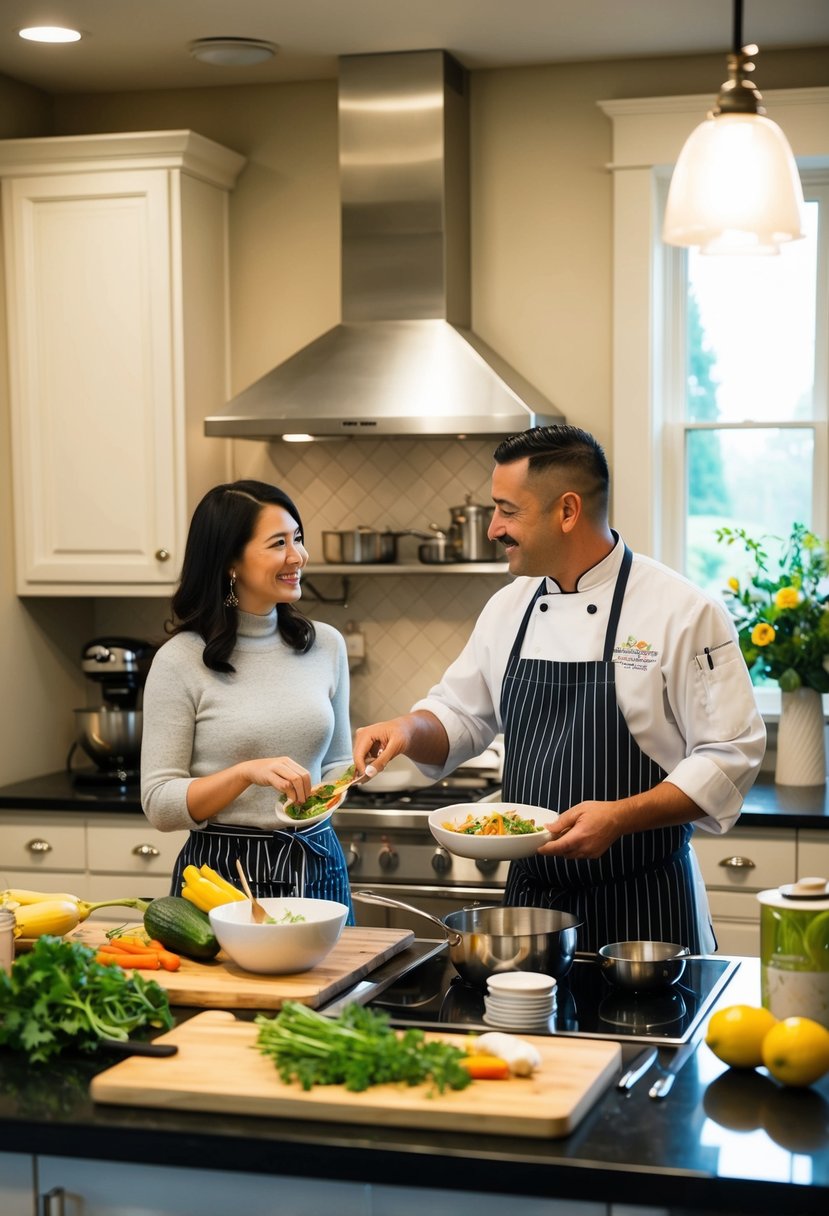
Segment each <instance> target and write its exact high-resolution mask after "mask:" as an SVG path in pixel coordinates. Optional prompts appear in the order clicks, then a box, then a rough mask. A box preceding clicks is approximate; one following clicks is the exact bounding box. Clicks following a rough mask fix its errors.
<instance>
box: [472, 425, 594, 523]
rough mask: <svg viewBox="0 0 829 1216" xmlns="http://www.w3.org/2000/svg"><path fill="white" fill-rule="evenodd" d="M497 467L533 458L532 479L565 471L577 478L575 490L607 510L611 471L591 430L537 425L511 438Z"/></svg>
mask: <svg viewBox="0 0 829 1216" xmlns="http://www.w3.org/2000/svg"><path fill="white" fill-rule="evenodd" d="M493 456H494V458H495V462H496V464H510V463H511V462H512V461H514V460H523V459H524V457H528V458H529V472H530V475H531V476H535V475H536V474H538V473H544V472H546V471H547V470H549V469H561V470H562V472H568V473H570V474H571V475H572V476H573V477H574V484H573V489H575V490H579V491H580V492H581V493H582V495H583V496H584V497H585V498H588V499H590V500H592V502H593V503H594V504H595V506H596V507H597V508H598V509H600V510H607V501H608V495H609V491H610V470H609V469H608V466H607V457H606V456H605V454H604V449H603V448H602V445H601V444H600V443H599V441H598V439H596V438H595V437H594V436H593V435H591V434H590V432H589V431H583V430H582V429H581V427H578V426H568V425H567V424H566V423H560V424H558V425H555V426H535V427H531V428H530V429H529V430H527V431H518V432H516V434H514V435H510V436H508V438H506V439H504V440H503V441H502V442H501V443H499V444H498V447H497V448H496V449H495V451H494V453H493Z"/></svg>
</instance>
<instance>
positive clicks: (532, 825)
mask: <svg viewBox="0 0 829 1216" xmlns="http://www.w3.org/2000/svg"><path fill="white" fill-rule="evenodd" d="M556 819H558V815H557V814H556V812H555V811H547V810H545V809H544V807H541V806H527V805H526V804H525V803H523V802H463V803H458V804H456V805H455V806H444V807H440V808H439V809H438V810H437V811H432V813H431V815H430V816H429V828H430V830H431V833H432V835H433V836H434V838H435V840H436V841H437V842H438V844H441V845H443V847H444V848H445V849H447V850H448V851H449V852H450V853H455V854H456V855H457V856H458V857H473V858H485V859H488V860H490V861H513V860H514V859H515V858H516V857H530V856H531V855H532V854H533V853H534V852H535V851H536V849H537V848H539V846H540V845H542V844H546V843H547V841H548V840H550V839H551V837H550V833H549V832H548V831H547V829H546V827H545V824H548V823H553V822H554V821H555V820H556Z"/></svg>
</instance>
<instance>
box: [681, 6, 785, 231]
mask: <svg viewBox="0 0 829 1216" xmlns="http://www.w3.org/2000/svg"><path fill="white" fill-rule="evenodd" d="M733 31H734V35H733V42H732V49H731V53H730V54H729V56H728V80H726V81H725V83H724V84H723V85H722V87H721V89H720V93H719V96H718V97H717V101H716V103H715V105H714V108H713V109H712V110H711V111H710V113H709V114H708V115H707V116H706V119H705V121H704V122H703V123H701V124H700V125H699V126H698V127H697V128H696V130H695V131H693V132H692V133H691V135H690V136H689V137H688V139H687V141H686V143H685V146H684V147H683V149H682V151H681V152H680V154H679V160H678V161H677V163H676V167H675V169H674V173H673V177H672V178H671V186H670V190H669V192H668V203H667V207H666V209H665V223H664V227H663V231H662V239H663V240H664V241H665V243H666V244H668V245H698V246H699V247H700V251H701V252H702V253H720V254H734V253H746V254H748V253H754V254H772V253H779V252H780V246H781V244H784V243H786V242H788V241H796V240H798V239H799V238H800V237H802V236H804V235H805V233H804V229H803V190H802V188H801V185H800V177H799V175H798V172H797V165H796V164H795V160H794V156H793V155H792V150H791V148H790V147H789V144H788V141H787V140H786V137H785V135H784V134H783V132H782V131H781V129H780V127H779V126H778V125H777V123H775V122H772V121H771V119H770V118H765V117H763V116H764V115H765V109H764V108H763V105H762V101H763V98H762V97H761V95H760V93H759V92H758V91H757V89H756V88H755V86H754V83H753V81H751V80H748V79H746V73H747V72H753V71H754V64H753V63H752V62H750V60H751V58H752V56H754V55H756V54H757V47H756V46H745V47H744V46H743V45H742V41H743V0H734V26H733Z"/></svg>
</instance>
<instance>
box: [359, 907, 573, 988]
mask: <svg viewBox="0 0 829 1216" xmlns="http://www.w3.org/2000/svg"><path fill="white" fill-rule="evenodd" d="M352 896H353V898H354V899H355V900H362V901H364V902H365V903H378V904H385V905H386V906H387V907H391V908H399V909H403V910H404V911H408V912H413V913H414V914H415V915H416V916H423V917H425V918H426V920H430V921H432V922H433V924H436V925H437V926H438V928H440V929H441V930H442V931H443V932H444V933H445V935H446V940H447V942H448V945H449V958H450V961H451V962H452V965H453V966H454V968H455V970H456V971H457V972H458V974H459V975H460V976H461V978H462V979H464V980H466V981H467V983H469V984H475V985H477V986H478V987H479V988H483V987H485V986H486V981H487V980H488V979H489V977H490V976H491V975H496V974H499V973H502V972H505V971H538V972H541V973H542V974H544V975H552V976H555V978H556V979H561V978H562V977H563V976H565V975H566V974H567V972H568V971H569V970H570V968H571V967H572V965H573V960H574V958H575V956H576V931H577V929H578V927H579V925H580V924H581V921H579V920H578V918H577V917H575V916H572V915H571V914H570V913H569V912H557V911H554V910H553V909H551V908H518V907H502V906H500V905H496V906H491V907H488V906H482V907H474V908H462V909H461V910H460V911H459V912H450V913H449V914H448V915H447V916H444V917H443V918H440V919H439V918H438V917H437V916H432V914H431V913H430V912H424V911H423V910H422V909H421V908H416V907H415V906H414V905H413V904H406V903H403V902H402V901H401V900H399V899H390V898H389V897H387V896H385V895H375V893H374V892H373V891H361V892H360V891H354V892H352Z"/></svg>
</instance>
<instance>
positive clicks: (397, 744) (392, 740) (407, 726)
mask: <svg viewBox="0 0 829 1216" xmlns="http://www.w3.org/2000/svg"><path fill="white" fill-rule="evenodd" d="M401 753H403V755H406V756H409V757H410V758H411V759H412V760H414V761H416V762H417V763H419V764H434V765H437V766H440V765H442V764H444V763H445V762H446V757H447V756H448V754H449V739H448V738H447V735H446V731H445V730H444V728H443V725H442V723H441V722H440V721H439V720H438V719H437V718H436V717H435V715H434V714H432V713H429V712H428V710H425V709H419V710H416V711H415V712H414V713H411V714H403V716H402V717H400V718H390V719H389V720H388V721H387V722H375V723H374V724H373V725H372V726H360V727H358V729H357V730H356V732H355V734H354V767H355V769H356V771H357V776H358V777H361V776H362V775H363V773H364V772H367V770H368V768H373V769H374V772H373V773H371V774H370V775H371V776H372V777H373V776H376V774H377V773H382V771H383V769H384V768H385V767H386V765H387V764H389V763H390V762H391V761H392V760H393V759H394V757H395V756H399V755H400V754H401Z"/></svg>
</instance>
